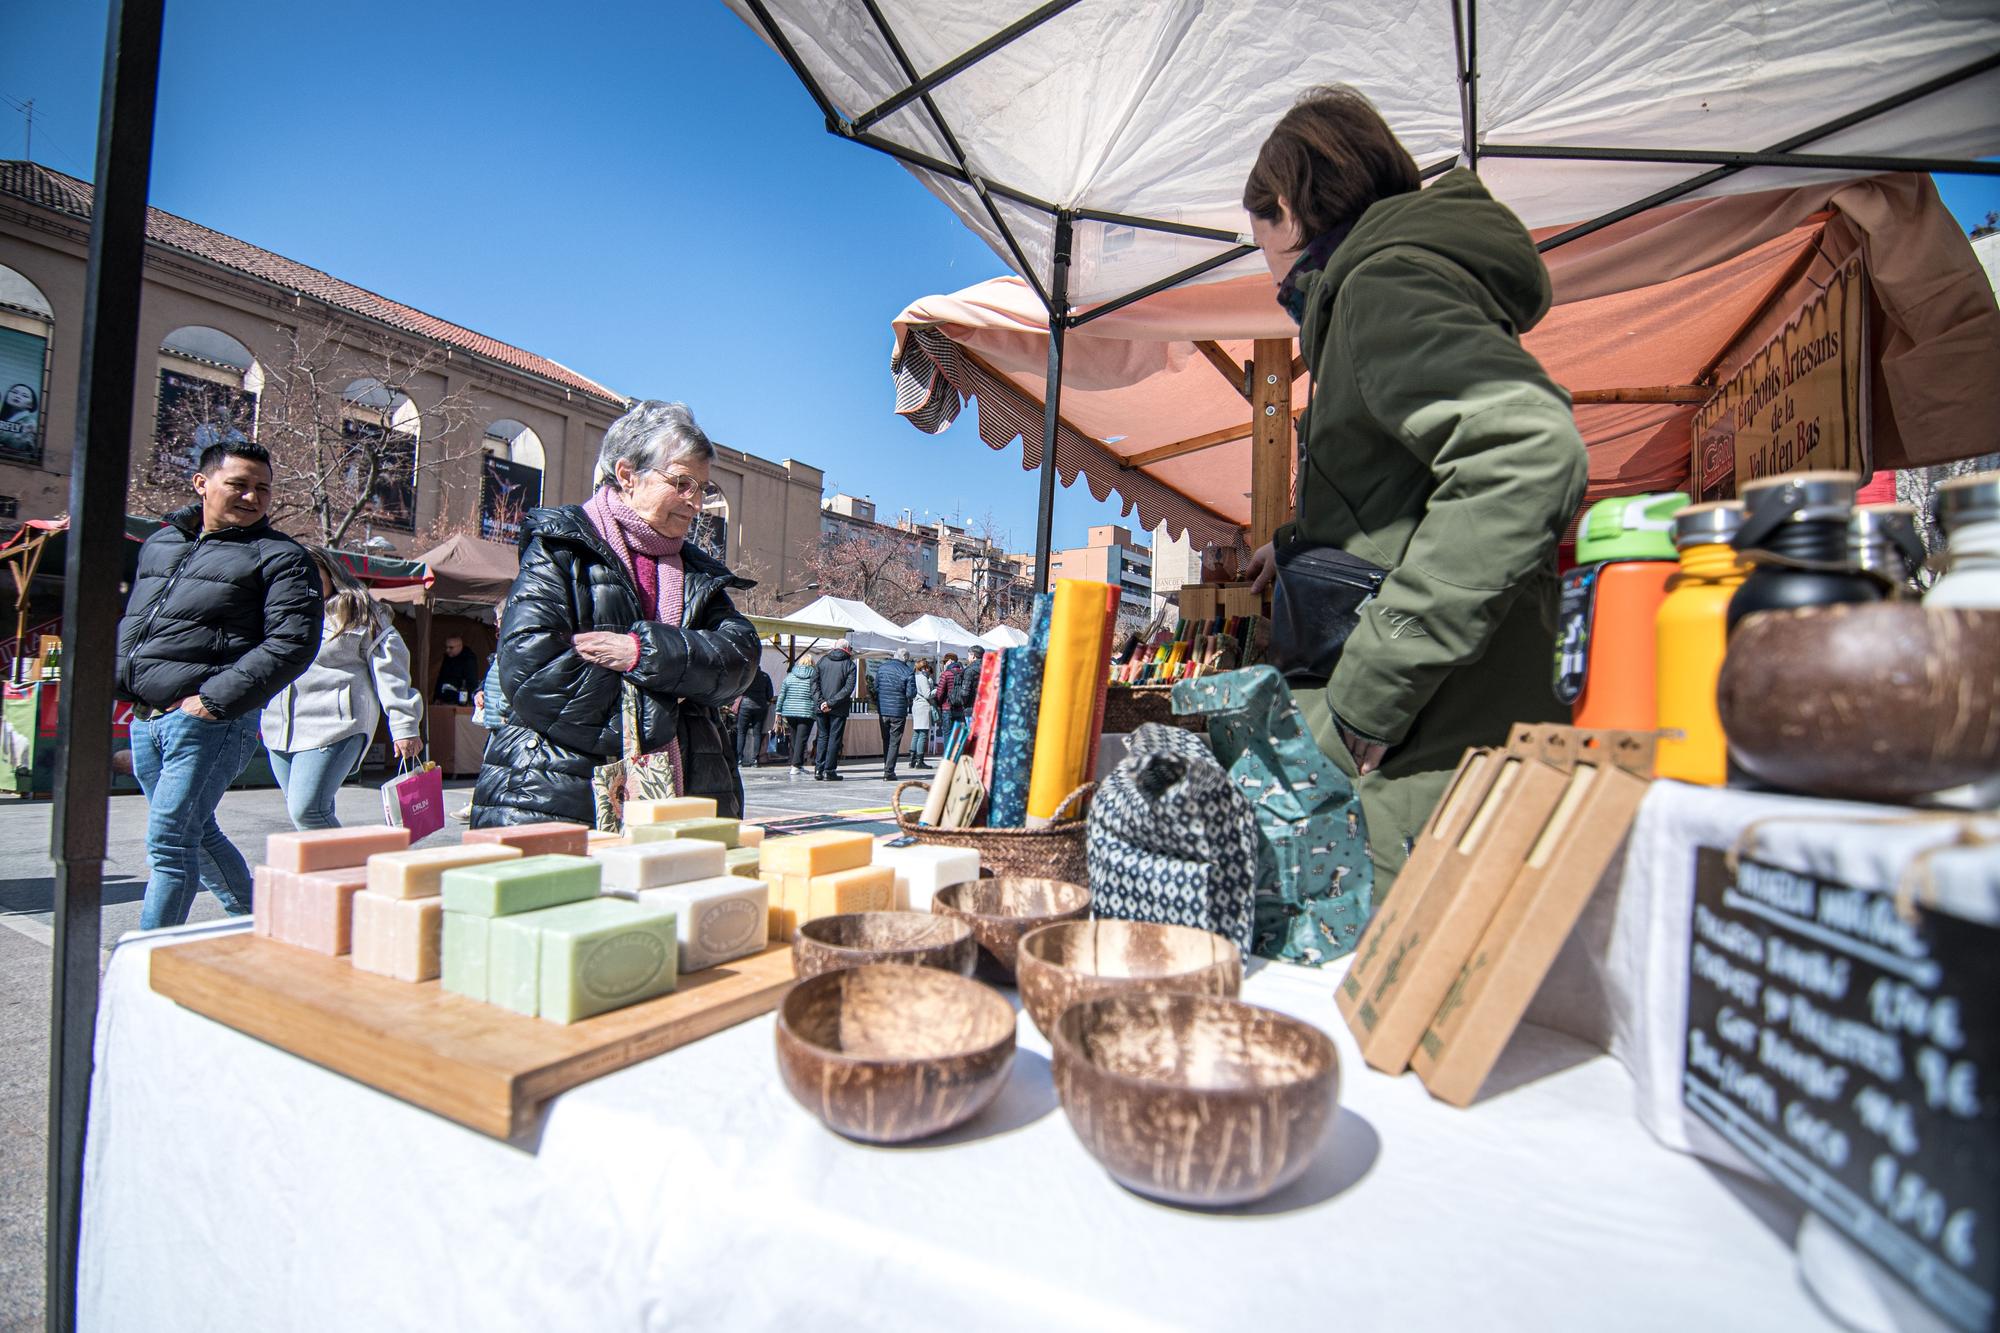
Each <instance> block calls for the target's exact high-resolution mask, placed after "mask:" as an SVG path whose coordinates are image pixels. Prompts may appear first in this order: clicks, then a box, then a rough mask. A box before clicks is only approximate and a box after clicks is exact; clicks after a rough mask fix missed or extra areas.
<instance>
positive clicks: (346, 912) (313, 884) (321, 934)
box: [253, 866, 368, 958]
mask: <svg viewBox="0 0 2000 1333" xmlns="http://www.w3.org/2000/svg"><path fill="white" fill-rule="evenodd" d="M270 876H271V890H272V892H271V896H272V898H273V899H274V902H273V909H274V916H273V917H272V922H271V926H272V930H273V932H274V935H273V938H275V939H278V940H282V941H283V942H284V943H286V944H296V945H298V946H299V947H300V948H301V949H311V950H312V951H313V952H314V953H323V954H326V955H328V956H329V957H335V958H337V957H339V956H340V955H341V954H344V953H346V952H347V951H348V949H349V948H350V947H351V944H352V940H353V935H352V924H353V917H354V895H355V894H357V893H359V892H360V891H361V890H363V889H365V888H367V887H368V871H367V869H366V868H365V867H362V866H347V867H342V868H341V869H339V870H322V871H318V872H315V873H313V874H309V875H299V874H293V873H292V872H291V871H289V870H272V871H271V872H270ZM253 905H254V899H253Z"/></svg>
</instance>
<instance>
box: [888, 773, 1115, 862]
mask: <svg viewBox="0 0 2000 1333" xmlns="http://www.w3.org/2000/svg"><path fill="white" fill-rule="evenodd" d="M912 787H915V788H916V789H917V790H919V791H923V790H926V787H925V784H923V783H921V782H905V783H902V784H901V785H899V786H898V787H897V788H896V795H895V798H894V801H895V807H896V827H897V828H899V829H901V830H902V831H903V834H904V836H906V837H910V838H914V839H916V840H917V841H918V842H920V843H924V844H927V845H931V846H941V847H970V848H971V849H972V850H973V851H975V852H978V853H979V866H980V869H981V870H990V871H992V872H993V873H994V874H995V875H999V876H1005V877H1012V876H1025V877H1027V878H1029V879H1060V880H1067V881H1068V882H1069V883H1071V884H1082V885H1086V886H1088V885H1089V883H1090V865H1089V862H1088V861H1087V860H1086V859H1085V857H1084V848H1083V835H1084V832H1085V830H1086V829H1087V828H1088V827H1089V821H1087V820H1086V819H1085V818H1084V816H1083V811H1084V807H1085V805H1086V804H1087V803H1088V802H1089V800H1090V793H1091V792H1092V791H1093V790H1095V789H1096V787H1097V784H1096V783H1094V782H1086V783H1085V784H1084V785H1083V786H1081V787H1078V788H1077V789H1076V790H1075V791H1073V792H1071V793H1070V794H1069V795H1068V796H1067V797H1065V798H1064V799H1063V803H1062V804H1061V805H1059V806H1057V807H1056V813H1055V816H1054V818H1053V819H1052V820H1051V821H1050V822H1049V823H1048V824H1046V825H1044V826H1043V827H1041V828H932V827H930V826H929V825H927V824H919V823H918V822H917V820H916V816H915V815H914V814H912V813H911V812H910V811H909V810H907V809H905V808H904V806H903V793H904V792H906V791H908V790H910V789H911V788H912ZM919 808H920V807H919Z"/></svg>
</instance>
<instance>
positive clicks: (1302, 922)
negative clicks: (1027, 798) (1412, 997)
mask: <svg viewBox="0 0 2000 1333" xmlns="http://www.w3.org/2000/svg"><path fill="white" fill-rule="evenodd" d="M1174 711H1175V712H1176V713H1183V714H1185V713H1200V714H1203V715H1204V716H1205V717H1206V718H1207V719H1208V743H1209V745H1210V746H1212V747H1213V748H1214V750H1215V756H1216V758H1217V759H1219V760H1220V761H1221V762H1222V763H1223V764H1225V765H1226V766H1227V767H1228V769H1229V777H1230V781H1231V782H1233V783H1234V784H1235V786H1236V789H1237V790H1238V791H1239V792H1241V793H1242V794H1243V796H1244V797H1246V798H1247V799H1248V800H1249V802H1250V805H1251V806H1252V808H1253V809H1254V810H1255V811H1256V824H1257V834H1258V837H1257V907H1256V933H1255V945H1254V949H1253V952H1255V953H1256V954H1258V955H1259V956H1261V957H1264V958H1277V959H1281V960H1283V961H1285V962H1288V963H1304V964H1306V965H1307V966H1310V967H1318V966H1320V965H1322V964H1325V963H1330V962H1332V961H1333V960H1334V959H1336V958H1343V957H1345V956H1347V955H1348V954H1349V953H1352V952H1353V951H1354V945H1355V943H1356V942H1357V941H1358V940H1359V939H1360V938H1361V931H1362V929H1363V928H1364V927H1365V926H1367V924H1368V918H1369V916H1370V914H1371V913H1372V912H1373V911H1374V906H1375V863H1374V862H1373V861H1371V860H1369V858H1368V826H1367V824H1366V822H1365V821H1364V819H1363V817H1362V813H1361V801H1360V798H1359V797H1357V796H1356V795H1355V793H1354V784H1353V783H1351V782H1350V781H1348V778H1347V775H1346V774H1345V773H1343V772H1341V770H1340V768H1339V766H1338V765H1336V764H1335V763H1334V762H1333V761H1332V760H1331V759H1328V758H1327V757H1326V755H1325V754H1323V753H1322V752H1321V751H1320V748H1319V745H1318V744H1317V743H1316V742H1315V741H1314V740H1313V738H1312V732H1311V730H1309V729H1308V728H1307V726H1306V722H1305V719H1304V718H1303V717H1302V716H1300V714H1299V708H1298V705H1297V704H1296V703H1295V702H1294V701H1293V699H1292V692H1291V689H1290V688H1289V687H1288V686H1286V684H1285V682H1284V679H1283V678H1282V677H1281V676H1279V675H1278V673H1277V672H1276V671H1275V670H1274V669H1272V668H1271V667H1268V666H1257V667H1247V668H1245V669H1244V670H1242V671H1228V672H1224V673H1222V674H1221V675H1216V676H1198V677H1196V678H1195V679H1193V680H1184V681H1182V682H1181V683H1180V684H1178V685H1176V686H1174Z"/></svg>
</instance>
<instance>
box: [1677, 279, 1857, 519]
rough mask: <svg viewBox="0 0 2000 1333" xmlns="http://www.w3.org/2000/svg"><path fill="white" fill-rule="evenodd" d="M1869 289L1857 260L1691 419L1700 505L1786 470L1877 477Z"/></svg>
mask: <svg viewBox="0 0 2000 1333" xmlns="http://www.w3.org/2000/svg"><path fill="white" fill-rule="evenodd" d="M1867 341H1868V284H1867V278H1866V275H1865V274H1864V273H1863V272H1862V268H1861V258H1860V256H1858V255H1857V256H1855V257H1854V258H1852V259H1850V260H1848V261H1847V263H1845V264H1844V265H1842V266H1841V267H1840V268H1839V269H1838V270H1837V271H1836V272H1835V273H1834V275H1833V278H1832V280H1831V281H1829V282H1828V283H1827V285H1826V289H1825V290H1824V291H1822V292H1820V294H1819V295H1817V296H1815V297H1814V298H1813V299H1812V300H1810V301H1808V302H1807V303H1806V304H1805V307H1804V308H1803V309H1801V310H1800V311H1799V313H1798V315H1797V317H1796V318H1794V319H1793V320H1792V322H1791V323H1790V324H1788V325H1787V326H1786V327H1785V329H1784V331H1783V332H1781V333H1779V334H1778V336H1777V337H1775V338H1773V339H1772V340H1771V341H1770V342H1768V343H1766V344H1765V345H1764V347H1763V348H1762V349H1761V350H1759V351H1758V353H1757V355H1755V356H1753V357H1751V358H1750V361H1749V363H1748V364H1746V365H1745V366H1744V367H1743V368H1742V369H1741V370H1739V371H1737V372H1736V374H1735V375H1734V376H1732V377H1731V378H1730V380H1729V382H1728V383H1726V384H1724V385H1723V386H1722V388H1721V389H1720V391H1719V392H1717V393H1716V395H1715V396H1714V397H1713V398H1711V399H1709V400H1708V401H1707V402H1706V403H1703V404H1702V405H1701V408H1700V410H1699V411H1697V412H1696V413H1695V415H1694V427H1693V436H1694V458H1693V488H1694V490H1695V492H1696V495H1695V498H1696V499H1697V500H1727V499H1732V498H1734V497H1735V496H1737V495H1738V494H1740V493H1741V492H1742V489H1743V485H1744V483H1745V482H1750V481H1755V480H1756V479H1757V478H1759V477H1768V476H1776V475H1780V474H1783V473H1787V472H1804V471H1806V470H1808V469H1823V468H1831V469H1835V470H1838V471H1842V472H1856V473H1859V474H1860V475H1861V477H1862V479H1863V480H1864V481H1865V480H1866V479H1867V478H1868V475H1869V473H1870V472H1872V471H1873V470H1874V459H1873V451H1872V450H1871V449H1870V447H1869V442H1868V348H1867Z"/></svg>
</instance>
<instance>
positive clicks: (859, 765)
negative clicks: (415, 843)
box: [0, 759, 914, 1333]
mask: <svg viewBox="0 0 2000 1333" xmlns="http://www.w3.org/2000/svg"><path fill="white" fill-rule="evenodd" d="M880 765H881V761H880V760H879V759H878V760H872V761H868V762H865V763H864V762H860V761H857V762H854V763H851V764H849V765H848V767H847V768H846V769H845V771H844V777H845V780H844V781H842V782H837V783H834V782H815V781H813V780H812V778H811V777H810V775H808V776H806V777H803V778H798V777H793V776H791V775H790V773H789V772H788V771H787V770H786V769H784V768H775V767H771V768H761V769H756V770H752V771H748V772H746V773H745V774H744V784H743V785H744V795H745V800H746V803H747V810H746V813H747V814H748V816H749V817H750V818H752V819H779V818H783V817H784V816H786V815H805V814H828V813H835V812H839V811H846V810H862V809H875V808H880V807H883V806H886V805H887V804H888V802H889V797H890V795H891V793H892V792H893V791H894V786H893V784H890V783H887V782H884V781H882V778H881V766H880ZM911 776H914V775H911ZM381 781H382V778H381V777H380V776H379V775H377V776H376V777H375V778H373V779H372V780H370V779H361V780H357V781H356V782H354V783H351V784H350V785H348V786H347V787H345V788H343V789H342V790H341V793H340V804H339V809H340V818H341V821H342V822H343V823H347V824H370V823H380V822H381V819H382V798H381V793H380V791H379V783H380V782H381ZM471 797H472V784H471V783H470V782H469V781H463V782H452V783H448V784H446V798H445V802H446V805H447V807H449V808H453V809H456V808H458V807H460V806H463V805H466V804H467V803H469V802H470V800H471ZM50 810H51V807H50V805H49V803H48V802H47V801H15V800H11V799H9V798H0V1333H14V1331H15V1330H17V1329H20V1330H26V1329H38V1328H40V1327H41V1322H42V1262H43V1261H42V1209H43V1179H44V1173H45V1171H46V1169H47V1166H46V1162H47V1150H48V1137H47V1115H48V1109H47V1080H48V1025H49V957H50V948H51V945H52V943H53V939H54V937H53V935H52V934H51V931H50V927H49V920H50V913H51V908H52V904H53V894H54V888H55V880H54V873H55V872H54V868H53V866H52V865H51V864H50V860H49V816H50ZM218 813H219V818H220V820H221V823H222V828H223V831H224V832H226V833H227V834H228V835H229V837H230V839H231V840H232V841H234V842H235V843H236V845H237V846H238V847H240V848H242V849H243V851H244V854H245V855H246V856H247V857H249V858H251V859H252V860H254V859H255V858H256V856H257V854H258V852H257V849H261V848H262V846H263V842H264V838H265V836H266V835H267V834H271V833H277V832H282V831H284V830H287V829H289V828H291V821H290V820H288V819H287V818H286V817H285V803H284V798H283V797H282V796H281V795H279V793H278V792H277V791H276V790H273V789H265V790H259V791H234V792H231V793H230V794H229V795H228V796H227V797H225V798H224V799H223V802H222V807H221V810H220V811H219V812H218ZM463 828H464V825H462V824H454V825H452V826H451V827H448V828H446V829H445V830H444V831H443V832H441V833H438V834H434V835H433V840H434V841H439V842H450V841H452V840H453V839H455V838H456V837H457V836H458V832H459V831H460V830H462V829H463ZM109 835H110V836H109V841H108V844H107V847H106V852H107V855H106V860H105V866H104V942H105V944H106V946H107V947H108V946H110V945H111V944H113V943H115V942H116V941H117V939H118V937H119V936H120V935H122V934H124V933H125V932H127V931H132V930H137V929H138V927H139V901H140V898H141V897H142V896H143V895H144V892H145V888H146V803H145V800H144V798H142V797H140V796H137V795H127V796H114V797H113V798H112V800H111V819H110V824H109ZM222 915H223V912H222V908H221V906H220V905H219V904H218V903H217V902H216V901H215V899H214V898H213V897H210V896H209V895H207V894H203V895H201V896H200V898H199V899H198V900H197V901H196V903H195V907H194V911H193V914H192V915H191V916H190V918H189V919H190V920H193V921H205V920H211V919H214V918H217V917H220V916H222ZM177 1132H178V1133H181V1134H184V1135H186V1136H187V1139H188V1141H190V1142H193V1141H196V1140H198V1139H199V1137H200V1128H199V1126H181V1127H179V1128H178V1130H177Z"/></svg>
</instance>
